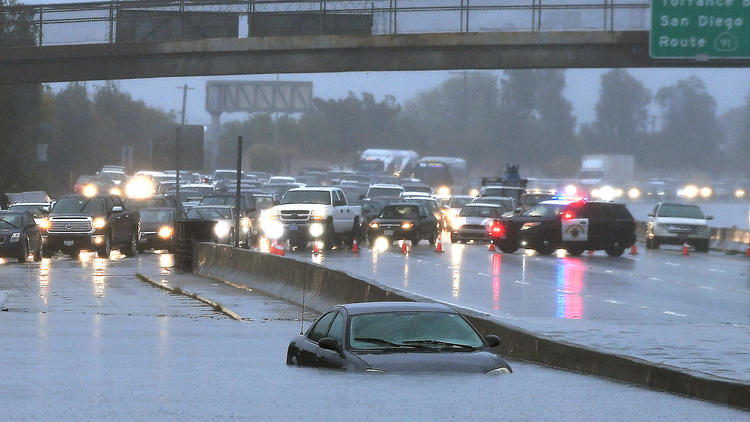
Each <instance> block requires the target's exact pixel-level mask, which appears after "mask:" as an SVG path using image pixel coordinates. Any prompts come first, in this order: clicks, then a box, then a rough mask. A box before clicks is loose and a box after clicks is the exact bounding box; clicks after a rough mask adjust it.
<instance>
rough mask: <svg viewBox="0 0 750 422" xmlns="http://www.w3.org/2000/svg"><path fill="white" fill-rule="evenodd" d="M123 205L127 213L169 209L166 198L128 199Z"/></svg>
mask: <svg viewBox="0 0 750 422" xmlns="http://www.w3.org/2000/svg"><path fill="white" fill-rule="evenodd" d="M123 203H124V208H125V209H126V210H128V211H132V210H142V209H144V208H169V206H170V203H169V201H168V200H167V198H166V197H154V198H128V199H126V200H125V201H124V202H123ZM55 209H57V207H55Z"/></svg>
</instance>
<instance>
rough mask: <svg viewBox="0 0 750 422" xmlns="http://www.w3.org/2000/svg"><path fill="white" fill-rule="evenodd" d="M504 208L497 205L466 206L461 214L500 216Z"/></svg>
mask: <svg viewBox="0 0 750 422" xmlns="http://www.w3.org/2000/svg"><path fill="white" fill-rule="evenodd" d="M501 211H502V209H500V208H497V207H464V208H463V209H462V210H461V213H460V214H459V215H460V216H461V217H486V218H490V217H500V216H501V215H502V212H501Z"/></svg>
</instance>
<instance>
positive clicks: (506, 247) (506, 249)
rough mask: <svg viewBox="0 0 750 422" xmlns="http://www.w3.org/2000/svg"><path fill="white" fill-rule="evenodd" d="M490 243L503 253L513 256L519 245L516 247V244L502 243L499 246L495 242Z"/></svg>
mask: <svg viewBox="0 0 750 422" xmlns="http://www.w3.org/2000/svg"><path fill="white" fill-rule="evenodd" d="M490 243H494V244H495V246H497V248H498V249H500V251H501V252H502V253H507V254H512V253H515V252H516V251H517V250H518V245H515V244H512V243H508V242H502V243H500V244H498V243H497V242H496V241H494V240H490Z"/></svg>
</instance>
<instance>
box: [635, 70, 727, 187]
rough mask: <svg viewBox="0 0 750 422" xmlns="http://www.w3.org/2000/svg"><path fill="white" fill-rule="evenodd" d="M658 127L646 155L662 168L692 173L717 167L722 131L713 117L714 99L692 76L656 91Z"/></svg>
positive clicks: (722, 139)
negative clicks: (657, 134) (658, 113)
mask: <svg viewBox="0 0 750 422" xmlns="http://www.w3.org/2000/svg"><path fill="white" fill-rule="evenodd" d="M656 102H657V103H658V104H659V107H660V108H661V115H662V119H663V125H662V130H661V132H660V133H659V136H658V137H657V139H656V145H654V146H653V147H652V148H650V151H649V153H650V154H649V155H651V156H652V157H654V158H655V159H656V161H658V163H659V164H660V165H661V166H662V167H666V168H671V169H673V170H683V171H686V172H693V171H694V170H703V171H710V170H711V169H714V168H716V167H718V164H719V152H718V151H719V147H720V146H721V145H722V144H723V143H724V134H723V132H722V131H721V130H720V129H719V125H718V121H717V118H716V101H715V100H714V98H713V97H712V96H711V94H709V93H708V92H707V91H706V87H705V86H704V85H703V82H702V81H701V80H700V79H698V78H697V77H695V76H692V77H690V78H687V79H682V80H679V81H677V83H676V84H674V85H671V86H668V87H665V88H662V89H660V90H659V92H657V94H656Z"/></svg>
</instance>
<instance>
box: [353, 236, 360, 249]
mask: <svg viewBox="0 0 750 422" xmlns="http://www.w3.org/2000/svg"><path fill="white" fill-rule="evenodd" d="M352 253H359V245H357V238H356V237H355V238H354V240H352Z"/></svg>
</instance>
